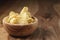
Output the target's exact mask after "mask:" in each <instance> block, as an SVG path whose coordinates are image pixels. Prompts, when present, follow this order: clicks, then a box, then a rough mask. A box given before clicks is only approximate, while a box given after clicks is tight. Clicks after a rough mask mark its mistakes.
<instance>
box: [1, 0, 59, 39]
mask: <svg viewBox="0 0 60 40" xmlns="http://www.w3.org/2000/svg"><path fill="white" fill-rule="evenodd" d="M24 6H28V7H29V11H30V12H31V14H32V15H34V16H36V17H37V18H38V20H39V25H38V29H37V30H36V31H35V32H34V33H33V34H32V35H30V36H27V37H12V36H10V35H9V34H8V33H7V32H6V31H5V29H4V27H3V25H2V23H0V40H60V3H59V1H37V0H35V1H32V0H29V1H28V0H26V1H25V0H15V1H6V3H4V5H2V6H0V22H1V21H2V19H3V17H5V16H7V15H8V13H9V12H10V11H15V12H18V13H19V12H20V10H21V9H22V8H23V7H24Z"/></svg>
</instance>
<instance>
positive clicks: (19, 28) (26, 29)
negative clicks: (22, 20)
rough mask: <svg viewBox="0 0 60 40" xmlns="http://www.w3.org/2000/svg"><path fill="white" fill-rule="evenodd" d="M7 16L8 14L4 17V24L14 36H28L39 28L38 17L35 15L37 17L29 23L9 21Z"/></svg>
mask: <svg viewBox="0 0 60 40" xmlns="http://www.w3.org/2000/svg"><path fill="white" fill-rule="evenodd" d="M7 18H8V16H7V17H4V19H3V26H4V27H5V29H6V31H7V32H8V33H9V34H10V35H13V36H28V35H30V34H32V33H33V32H34V31H35V30H36V29H37V28H38V19H37V18H36V17H33V18H34V19H35V21H34V22H33V23H31V24H27V25H21V24H10V23H7V22H6V20H7Z"/></svg>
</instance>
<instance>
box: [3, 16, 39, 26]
mask: <svg viewBox="0 0 60 40" xmlns="http://www.w3.org/2000/svg"><path fill="white" fill-rule="evenodd" d="M32 17H33V18H34V19H35V21H34V22H33V23H29V24H24V25H32V24H35V23H37V22H38V19H37V18H36V17H34V16H32ZM7 18H8V16H6V17H4V18H3V20H2V21H3V23H5V24H8V25H13V26H19V25H20V26H24V25H23V24H11V23H8V22H6V21H5V20H6V19H7Z"/></svg>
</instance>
